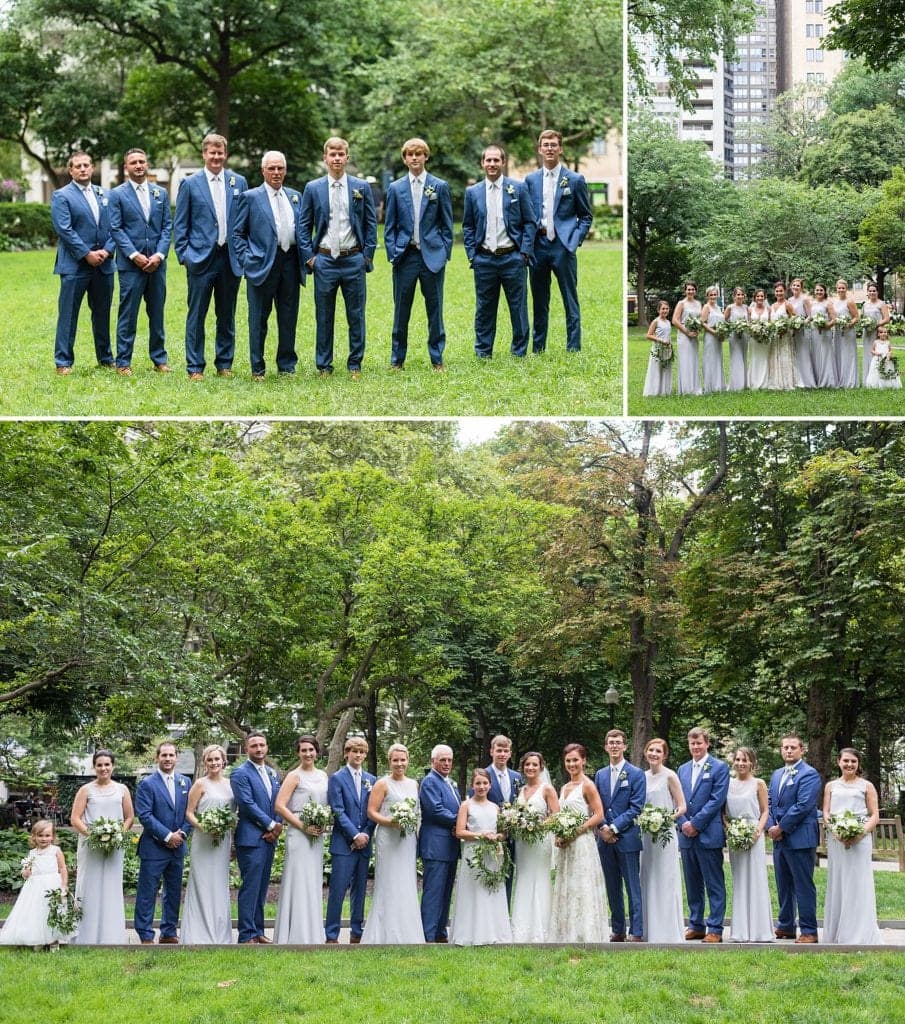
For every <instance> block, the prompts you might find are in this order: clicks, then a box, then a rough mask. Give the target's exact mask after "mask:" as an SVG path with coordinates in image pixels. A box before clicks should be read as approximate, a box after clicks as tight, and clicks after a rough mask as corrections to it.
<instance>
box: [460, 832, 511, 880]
mask: <svg viewBox="0 0 905 1024" xmlns="http://www.w3.org/2000/svg"><path fill="white" fill-rule="evenodd" d="M472 842H473V844H474V845H473V847H472V850H471V852H470V853H469V854H468V855H467V856H466V858H465V863H466V864H467V865H468V866H469V867H470V868H471V869H472V871H474V873H475V874H476V875H477V876H478V881H479V882H480V883H481V885H483V886H484V888H485V889H487V890H488V891H489V892H496V890H497V889H499V887H500V886H501V885H503V884H504V883H505V881H506V876H507V875H508V874H509V868H510V867H511V866H512V859H511V857H510V856H509V848H508V847H507V846H506V844H505V843H504V842H502V841H501V840H499V839H488V838H487V837H486V836H481V837H480V838H479V839H474V840H472Z"/></svg>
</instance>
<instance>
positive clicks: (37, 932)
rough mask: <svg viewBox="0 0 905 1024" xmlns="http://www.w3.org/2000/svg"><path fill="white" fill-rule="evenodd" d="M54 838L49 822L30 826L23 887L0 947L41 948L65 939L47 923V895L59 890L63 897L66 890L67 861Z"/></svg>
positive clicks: (42, 820) (41, 821)
mask: <svg viewBox="0 0 905 1024" xmlns="http://www.w3.org/2000/svg"><path fill="white" fill-rule="evenodd" d="M56 838H57V836H56V831H55V830H54V827H53V822H52V821H48V820H47V819H46V818H42V819H41V820H40V821H36V822H35V823H34V825H32V827H31V838H30V840H29V845H30V846H31V853H30V854H29V855H28V856H27V857H26V858H25V860H24V862H23V865H22V877H23V878H24V879H25V884H24V885H23V886H22V888H21V889H20V890H19V895H18V896H17V897H16V903H15V906H14V907H13V909H12V910H11V911H10V914H9V917H8V918H7V919H6V923H5V924H4V925H3V929H2V931H0V945H2V946H34V947H36V948H40V947H42V946H51V945H53V944H54V943H56V942H59V941H60V939H61V938H65V936H63V935H61V934H60V933H59V932H58V931H56V929H54V928H51V927H50V925H49V924H48V923H47V911H48V909H49V907H48V905H47V899H46V895H47V893H48V892H50V891H51V890H52V889H59V890H61V891H62V892H63V893H64V894H65V893H66V892H67V889H68V887H69V875H68V873H67V871H66V861H65V860H64V859H63V851H62V850H61V849H60V848H59V846H57V845H56V842H55V840H56Z"/></svg>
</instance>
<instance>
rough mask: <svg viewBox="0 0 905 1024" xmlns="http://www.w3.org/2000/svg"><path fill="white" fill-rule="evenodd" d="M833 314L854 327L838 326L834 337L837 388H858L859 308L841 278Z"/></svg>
mask: <svg viewBox="0 0 905 1024" xmlns="http://www.w3.org/2000/svg"><path fill="white" fill-rule="evenodd" d="M833 312H834V313H835V314H836V319H837V320H839V319H840V318H842V317H844V318H845V319H847V320H848V321H849V323H850V324H851V325H852V326H850V327H845V328H843V327H841V326H840V325H839V324H837V325H836V333H835V335H834V339H833V340H834V346H835V353H834V354H835V360H836V386H837V387H840V388H856V387H857V386H858V339H857V338H856V337H855V328H854V323H855V321H856V320H857V319H858V307H857V306H856V305H855V303H854V302H853V301H852V299H851V298H849V294H848V282H847V281H845V280H843V279H842V278H841V277H840V278H839V280H838V281H837V282H836V298H835V299H833Z"/></svg>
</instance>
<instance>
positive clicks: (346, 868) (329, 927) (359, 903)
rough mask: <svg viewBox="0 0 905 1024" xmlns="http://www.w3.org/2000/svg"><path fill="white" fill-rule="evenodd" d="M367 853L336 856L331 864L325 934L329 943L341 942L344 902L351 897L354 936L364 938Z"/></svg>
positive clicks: (351, 923)
mask: <svg viewBox="0 0 905 1024" xmlns="http://www.w3.org/2000/svg"><path fill="white" fill-rule="evenodd" d="M370 859H371V854H370V850H369V851H368V852H367V853H358V852H355V853H352V854H350V855H349V856H339V855H336V854H334V855H333V858H332V859H331V861H330V888H329V890H328V892H327V920H326V923H325V928H324V933H325V934H326V936H327V938H328V939H336V938H339V929H340V924H341V921H342V910H343V900H344V899H345V896H346V891H347V890H348V889H351V892H350V894H349V919H350V921H349V923H350V925H351V932H352V934H353V935H359V936H360V935H361V933H362V932H363V931H364V922H365V888H366V886H367V884H368V862H369V861H370Z"/></svg>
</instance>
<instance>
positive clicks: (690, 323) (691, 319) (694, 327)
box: [682, 316, 704, 334]
mask: <svg viewBox="0 0 905 1024" xmlns="http://www.w3.org/2000/svg"><path fill="white" fill-rule="evenodd" d="M682 326H683V327H684V328H685V330H686V331H688V333H689V334H697V333H698V332H699V331H700V330H701V329H702V328H703V327H704V321H703V320H702V319H701V318H700V317H699V316H688V317H686V318H685V322H684V324H683V325H682Z"/></svg>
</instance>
